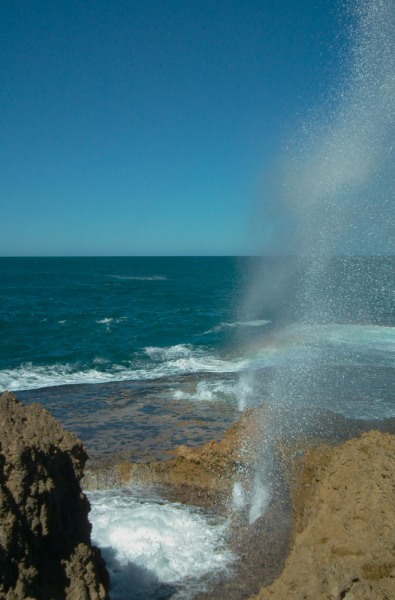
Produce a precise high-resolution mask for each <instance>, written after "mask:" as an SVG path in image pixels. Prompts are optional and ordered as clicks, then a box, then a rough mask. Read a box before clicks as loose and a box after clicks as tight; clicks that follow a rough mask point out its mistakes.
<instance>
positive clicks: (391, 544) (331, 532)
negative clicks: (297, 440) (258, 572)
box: [251, 431, 395, 600]
mask: <svg viewBox="0 0 395 600" xmlns="http://www.w3.org/2000/svg"><path fill="white" fill-rule="evenodd" d="M394 469H395V436H394V435H391V434H389V433H386V434H382V433H379V432H378V431H370V432H368V433H364V434H363V435H362V436H361V437H360V438H358V439H351V440H349V441H347V442H346V443H344V444H343V445H342V446H340V447H331V446H321V447H319V448H316V449H312V448H307V449H306V450H305V452H304V455H303V457H302V458H301V459H300V460H299V461H296V462H294V463H293V465H292V466H291V470H293V475H292V473H291V471H290V474H291V480H292V481H290V483H291V485H292V486H293V487H292V505H293V531H292V540H291V548H292V549H291V553H290V555H289V557H288V559H287V561H286V565H285V569H284V571H283V573H282V575H281V576H280V577H279V578H278V579H277V580H276V581H275V582H274V583H273V584H272V585H271V586H269V587H266V588H263V589H262V590H261V592H260V594H258V596H255V597H254V598H255V600H258V599H259V600H269V599H270V600H284V599H285V598H286V599H287V600H288V599H289V600H302V599H306V600H324V599H325V600H331V599H333V600H376V599H377V600H385V599H388V600H389V599H390V598H395V493H394V492H395V470H394ZM251 600H252V599H251Z"/></svg>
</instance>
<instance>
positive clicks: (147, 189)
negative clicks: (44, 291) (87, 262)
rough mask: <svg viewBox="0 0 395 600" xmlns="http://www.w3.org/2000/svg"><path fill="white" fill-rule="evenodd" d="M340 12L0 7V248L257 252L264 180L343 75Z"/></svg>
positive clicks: (230, 2) (267, 215) (323, 4)
mask: <svg viewBox="0 0 395 600" xmlns="http://www.w3.org/2000/svg"><path fill="white" fill-rule="evenodd" d="M338 17H339V15H338V9H337V5H336V4H335V3H334V2H333V1H327V0H322V1H318V0H288V1H285V0H279V1H277V2H272V1H270V2H269V0H260V1H258V0H248V1H245V0H227V1H224V0H210V1H208V0H199V1H197V0H195V1H191V0H182V1H181V0H180V1H175V0H169V1H160V0H153V1H151V2H149V3H147V2H142V1H141V2H140V1H133V0H132V1H126V0H101V1H93V0H82V1H78V2H77V1H75V0H68V1H67V2H66V1H65V0H62V1H59V0H52V1H51V2H44V1H42V0H41V1H40V0H36V1H34V2H33V1H32V0H30V1H27V0H20V1H16V2H9V3H5V4H4V6H3V9H2V19H1V22H0V29H1V35H0V40H1V42H0V47H1V57H2V58H1V65H0V84H1V109H0V135H1V140H2V143H1V147H0V164H1V178H0V220H1V225H2V228H1V229H2V233H1V236H0V255H2V256H18V255H22V256H23V255H36V256H40V255H44V256H45V255H47V256H49V255H54V256H61V255H71V256H72V255H189V254H195V255H214V254H215V255H243V254H244V255H246V254H247V255H248V254H257V253H259V252H261V249H262V247H264V242H265V236H270V235H273V234H275V233H276V227H277V226H278V215H277V216H276V218H272V216H271V214H272V212H273V211H272V209H273V210H275V206H271V205H270V203H271V202H274V201H273V200H270V199H268V200H267V206H266V205H265V202H266V201H265V181H266V180H267V174H268V173H270V172H271V170H272V169H273V168H274V165H275V164H276V160H277V158H278V156H281V154H282V152H283V149H284V145H285V144H286V142H287V140H288V139H289V138H290V137H292V135H293V133H292V132H293V131H295V129H297V128H298V127H300V122H301V120H302V119H303V116H304V115H306V114H308V112H309V110H311V108H312V107H314V106H315V105H317V104H319V103H320V99H321V98H322V97H323V96H325V93H326V90H327V89H328V87H329V86H330V85H332V83H333V82H334V81H336V78H337V77H338V72H339V64H340V62H339V61H340V58H339V57H340V54H341V50H342V48H343V47H344V43H345V40H344V37H343V33H342V31H343V30H342V28H341V26H340V24H339V18H338ZM331 82H332V83H331ZM257 199H258V202H259V203H261V204H262V203H263V205H264V206H265V210H263V211H258V212H259V215H258V213H257V211H256V203H257ZM266 209H267V210H266ZM257 218H259V219H260V220H261V222H260V224H259V225H260V226H259V227H258V228H257V227H256V223H255V220H256V219H257ZM280 220H281V215H280ZM278 248H279V251H280V252H281V238H280V240H279V244H278Z"/></svg>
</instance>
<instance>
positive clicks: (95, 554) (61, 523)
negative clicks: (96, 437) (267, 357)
mask: <svg viewBox="0 0 395 600" xmlns="http://www.w3.org/2000/svg"><path fill="white" fill-rule="evenodd" d="M87 458H88V456H87V453H86V451H85V449H84V447H83V445H82V443H81V442H80V441H79V440H78V439H77V438H76V436H75V435H73V434H72V433H69V432H67V431H64V430H63V429H62V428H61V426H60V425H59V423H58V422H57V421H56V420H55V419H54V418H53V417H52V416H51V415H50V414H49V413H48V412H47V411H46V410H44V409H43V408H42V407H41V405H40V404H32V405H30V406H27V407H25V406H24V405H23V404H22V403H21V402H18V401H17V400H16V397H15V395H14V394H11V393H8V392H5V393H4V394H3V395H2V396H1V397H0V599H1V600H25V599H26V600H33V599H34V600H36V599H37V600H106V599H107V598H108V587H109V578H108V573H107V570H106V567H105V563H104V560H103V559H102V558H101V554H100V550H98V549H97V548H95V547H93V546H92V545H91V542H90V531H91V526H90V524H89V521H88V512H89V510H90V506H89V502H88V500H87V498H86V497H85V495H84V494H83V493H82V491H81V487H80V480H81V477H82V470H83V468H84V465H85V462H86V460H87Z"/></svg>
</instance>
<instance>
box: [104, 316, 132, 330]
mask: <svg viewBox="0 0 395 600" xmlns="http://www.w3.org/2000/svg"><path fill="white" fill-rule="evenodd" d="M127 320H128V317H120V318H119V319H114V318H113V317H108V318H105V319H100V321H96V323H99V325H105V326H106V329H107V331H110V323H122V322H123V321H127Z"/></svg>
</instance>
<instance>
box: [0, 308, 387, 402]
mask: <svg viewBox="0 0 395 600" xmlns="http://www.w3.org/2000/svg"><path fill="white" fill-rule="evenodd" d="M121 318H122V317H121ZM102 324H104V325H106V327H109V324H110V320H109V319H102ZM328 348H329V349H330V351H331V352H332V354H331V355H330V356H327V357H326V364H328V365H329V364H336V365H339V364H340V365H341V364H350V361H353V364H358V365H363V364H372V361H373V362H374V364H378V365H391V366H393V365H394V360H395V327H384V326H376V325H336V324H333V325H322V326H307V325H301V324H295V325H293V326H290V327H288V328H287V329H284V330H283V331H281V332H279V333H278V334H277V335H276V338H271V340H270V343H267V344H266V345H264V346H262V347H259V348H254V352H252V353H250V354H249V355H244V356H242V357H236V358H234V359H233V360H232V359H225V358H220V357H218V356H215V355H213V354H211V353H210V351H209V350H207V349H205V348H203V347H194V346H192V345H188V344H178V345H176V346H169V347H165V348H158V347H147V348H145V349H144V354H145V357H144V358H138V357H137V358H136V359H135V360H134V361H125V362H124V363H123V364H121V365H119V364H110V363H107V364H106V366H105V368H104V369H103V370H98V369H96V368H92V366H91V365H86V364H82V363H77V364H74V365H71V364H69V363H65V364H62V363H55V364H53V365H44V366H42V365H35V364H33V363H31V362H26V363H22V364H21V365H20V366H19V367H16V368H15V369H4V370H3V371H0V389H2V390H6V389H8V390H10V391H18V390H27V389H37V388H41V387H49V386H57V385H66V384H77V383H105V382H109V381H127V380H147V379H158V378H161V377H169V376H178V375H185V374H188V373H242V374H244V373H246V372H247V371H251V370H252V371H253V370H255V369H262V368H265V367H269V366H278V365H282V364H285V363H287V362H291V361H306V360H316V359H317V358H318V357H319V356H320V353H321V352H324V351H326V349H328ZM147 356H148V357H149V358H150V359H151V361H149V359H147V358H146V357H147ZM347 361H348V362H347ZM94 364H100V363H98V361H96V360H95V361H94ZM237 385H238V386H239V389H235V387H234V384H232V383H227V382H215V383H207V386H208V387H207V388H206V390H205V389H204V388H201V395H200V397H199V395H198V396H196V393H193V394H189V395H188V397H190V398H191V399H202V397H203V395H204V394H206V393H207V395H208V392H207V389H208V390H209V392H210V394H211V399H213V400H214V399H216V398H218V397H220V396H223V395H230V396H232V395H234V394H237V395H238V398H239V400H240V402H241V404H240V409H243V407H245V406H247V404H248V398H247V396H248V394H249V393H250V390H249V382H248V377H247V375H246V376H245V377H242V378H241V379H240V381H239V383H238V384H237ZM182 393H184V392H182ZM185 397H187V396H185Z"/></svg>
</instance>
